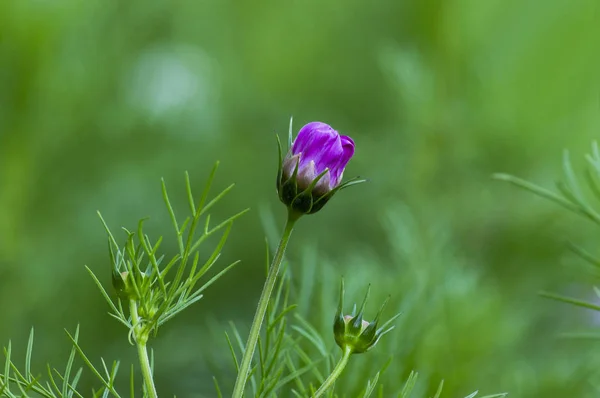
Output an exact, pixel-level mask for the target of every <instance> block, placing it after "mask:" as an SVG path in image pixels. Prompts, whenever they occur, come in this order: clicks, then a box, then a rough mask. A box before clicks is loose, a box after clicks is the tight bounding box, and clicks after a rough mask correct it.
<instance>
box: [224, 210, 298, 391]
mask: <svg viewBox="0 0 600 398" xmlns="http://www.w3.org/2000/svg"><path fill="white" fill-rule="evenodd" d="M298 218H299V215H297V214H295V213H294V212H293V211H289V212H288V218H287V221H286V223H285V228H284V230H283V235H282V236H281V240H280V241H279V246H278V247H277V252H276V253H275V257H273V261H272V262H271V266H270V267H269V273H268V274H267V280H266V281H265V286H264V287H263V290H262V293H261V295H260V299H259V300H258V307H257V308H256V314H255V315H254V320H253V321H252V327H251V328H250V334H249V335H248V342H247V343H246V348H245V349H244V356H243V357H242V362H241V364H240V370H239V371H238V375H237V379H236V380H235V386H234V387H233V398H242V397H243V396H244V388H245V386H246V382H247V381H248V374H249V373H250V367H251V365H252V357H253V356H254V351H255V350H256V343H257V341H258V336H259V335H260V328H261V326H262V323H263V320H264V318H265V313H266V312H267V306H268V305H269V300H270V298H271V293H272V292H273V287H274V286H275V282H276V281H277V274H278V273H279V268H280V267H281V261H282V260H283V254H284V253H285V249H286V247H287V245H288V242H289V240H290V236H291V235H292V230H293V229H294V224H295V223H296V221H297V220H298Z"/></svg>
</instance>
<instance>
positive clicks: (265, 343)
mask: <svg viewBox="0 0 600 398" xmlns="http://www.w3.org/2000/svg"><path fill="white" fill-rule="evenodd" d="M292 131H293V128H292V123H291V121H290V128H289V133H288V140H287V141H288V142H287V144H288V145H287V151H286V152H285V154H284V151H283V150H282V146H281V143H279V164H278V170H277V175H276V188H277V194H278V197H279V199H280V201H281V202H282V203H283V204H284V206H285V209H286V213H287V214H286V221H285V226H284V228H283V232H282V234H281V238H280V241H279V245H278V247H277V250H276V252H275V254H274V256H273V258H272V261H270V264H269V261H268V260H267V263H268V264H269V265H268V267H267V268H268V271H267V276H266V280H265V284H264V287H263V290H262V293H261V295H260V299H259V301H258V303H257V305H256V313H255V316H254V319H253V321H252V324H251V327H250V330H249V333H248V336H247V339H246V343H245V344H244V343H243V339H242V338H241V333H240V331H239V330H238V329H237V328H236V327H235V326H233V328H234V329H233V333H232V334H230V333H227V332H226V333H225V338H226V340H227V343H228V345H229V349H230V352H231V356H232V359H233V363H234V365H235V370H236V373H237V378H236V380H235V384H234V385H233V386H232V388H233V392H232V397H233V398H242V397H244V396H249V394H251V395H252V396H254V397H278V396H295V397H309V396H310V397H315V398H317V397H321V396H329V397H332V396H336V395H335V390H336V388H335V383H336V381H337V380H338V379H339V377H340V376H341V375H342V373H343V371H344V369H345V368H346V366H347V364H348V362H349V361H350V359H351V357H353V356H354V355H358V354H361V355H369V352H370V351H372V350H376V349H377V347H376V346H379V345H381V344H382V343H381V340H382V337H383V336H384V335H386V334H387V333H389V332H391V331H392V329H393V328H394V324H393V322H394V320H395V319H396V318H397V317H398V315H399V314H395V315H393V316H392V317H391V318H389V319H388V320H387V321H381V319H382V317H383V314H384V309H385V306H386V303H387V300H386V301H385V302H384V303H383V304H382V305H381V307H380V309H379V311H378V312H377V313H376V314H375V316H374V317H373V318H372V321H367V320H365V319H364V317H363V315H364V313H365V306H366V304H367V299H368V296H369V292H370V286H369V288H368V291H367V295H366V296H365V298H364V300H363V301H362V304H361V305H360V307H359V308H358V310H357V308H356V305H355V306H354V309H353V310H352V312H351V313H350V314H347V313H346V312H345V310H344V304H343V302H344V292H345V289H344V283H343V281H342V286H341V288H340V293H339V303H338V308H337V311H334V310H335V308H330V309H329V310H330V311H331V314H334V316H333V322H332V325H331V326H332V327H331V329H330V330H329V336H326V337H322V336H321V335H320V333H319V332H318V331H316V329H315V328H314V327H313V326H312V325H310V323H309V322H308V321H307V320H305V319H303V318H302V317H301V316H299V315H295V316H294V319H296V320H297V321H298V324H297V325H294V326H293V327H292V328H291V329H290V328H288V327H287V325H288V322H289V319H291V318H290V316H291V315H292V313H293V312H294V310H295V308H296V307H297V306H298V304H295V303H292V302H291V300H292V299H291V297H292V296H291V293H290V275H291V274H288V273H285V272H283V275H282V272H280V271H281V270H282V268H283V269H284V271H285V267H282V263H283V259H284V253H285V251H286V248H287V246H288V244H289V243H290V238H291V235H292V231H293V229H294V226H295V225H296V223H297V222H298V221H299V220H300V219H302V218H303V217H304V216H306V215H311V214H315V213H317V212H319V211H321V210H322V209H323V208H324V207H325V205H326V204H328V203H329V202H331V200H332V198H333V196H334V195H336V194H337V193H338V192H340V191H342V190H344V189H345V188H348V187H350V186H353V185H356V184H359V183H362V182H364V181H365V180H362V179H359V178H352V179H349V180H347V181H344V180H343V177H344V171H345V169H346V166H347V165H348V163H349V162H350V161H351V159H352V158H353V156H354V155H355V149H356V145H355V142H354V141H353V140H352V138H350V137H349V136H346V135H341V134H339V133H338V131H336V130H335V129H334V128H333V127H331V126H330V125H328V124H326V123H322V122H311V123H308V124H306V125H305V126H303V127H302V128H301V129H300V130H299V132H298V134H297V136H296V137H295V139H294V137H293V134H292ZM217 166H218V163H217V164H216V165H215V167H214V168H213V170H212V172H211V173H210V176H209V178H208V182H207V184H206V187H205V188H204V190H203V191H202V192H201V194H200V195H199V196H198V197H196V195H194V192H193V189H192V187H191V183H190V178H189V176H188V174H187V173H186V174H185V187H186V196H187V201H188V216H187V217H185V218H184V219H181V218H179V217H177V216H176V211H175V209H174V207H173V206H172V205H171V201H170V197H169V194H168V192H167V187H166V183H165V182H164V181H162V197H163V200H164V203H165V206H166V209H167V213H168V215H169V217H170V220H171V224H172V228H173V235H174V236H175V239H176V244H177V245H176V246H177V252H176V253H175V254H174V255H171V256H170V257H167V255H166V254H161V244H162V241H163V239H162V237H159V238H158V239H155V240H153V239H151V238H150V237H149V236H148V235H147V234H146V233H145V230H144V224H145V220H144V219H142V220H140V221H139V223H138V224H137V226H136V227H135V228H133V229H131V230H130V229H126V228H124V229H123V231H124V236H123V235H115V234H113V232H112V231H111V228H109V226H108V225H109V223H108V222H105V220H104V219H103V218H102V216H101V215H100V213H99V216H100V220H101V222H102V225H103V226H104V229H105V230H106V234H107V240H108V253H109V264H110V277H111V280H112V289H108V288H106V287H105V286H104V285H103V283H102V282H101V281H100V280H101V279H102V278H98V277H97V276H96V275H95V274H94V273H93V272H92V270H91V269H90V268H87V267H86V269H87V271H88V273H89V274H90V277H91V279H92V280H93V282H94V283H95V285H96V286H97V288H98V290H99V292H100V293H101V295H102V296H103V297H104V299H105V300H106V303H107V304H108V308H109V309H110V312H109V315H110V316H111V317H112V318H113V319H114V320H116V321H117V322H119V323H121V324H122V325H123V326H124V331H125V332H126V335H127V339H128V341H129V343H130V344H131V345H132V346H135V348H136V350H137V354H138V360H139V368H138V369H139V373H141V376H142V382H141V383H140V382H139V381H136V379H135V374H136V373H138V371H134V368H133V366H132V367H131V372H130V376H129V382H128V388H127V391H128V392H127V393H125V392H123V391H122V390H121V392H120V391H119V390H120V389H121V388H119V387H121V385H122V384H123V381H120V382H119V381H118V377H117V376H118V374H119V369H120V362H119V361H116V360H115V361H113V362H112V364H107V363H106V362H105V361H104V359H102V360H101V363H102V366H101V367H97V366H96V365H94V364H93V362H92V360H91V359H89V358H88V357H87V356H86V354H85V352H84V350H83V348H82V347H81V345H80V343H79V328H77V329H76V330H75V331H74V332H73V333H71V332H67V337H68V339H69V340H70V342H71V344H72V350H71V354H70V356H69V358H68V362H67V365H66V366H65V367H64V368H61V369H64V370H59V369H58V368H54V367H52V366H50V365H48V368H47V374H46V375H45V377H43V376H41V375H40V374H39V373H34V371H33V370H32V362H31V358H32V351H33V336H34V333H33V330H32V331H31V334H30V338H29V342H28V345H27V351H26V358H25V366H24V369H20V368H19V367H18V366H17V365H16V364H15V362H14V361H13V358H12V350H11V344H10V343H9V344H8V346H7V347H6V348H5V350H4V355H5V366H4V369H3V370H2V371H1V373H0V397H11V398H12V397H48V398H50V397H52V398H55V397H84V396H85V397H87V396H90V395H89V393H88V392H82V391H83V388H82V387H80V386H79V382H80V380H81V377H82V373H83V371H84V368H87V369H88V370H89V371H90V372H91V374H92V375H93V376H94V377H95V378H96V380H97V381H98V382H99V385H98V386H97V387H96V388H95V389H93V391H92V395H93V396H94V397H109V396H112V397H117V398H120V397H125V396H130V397H132V398H133V397H140V396H141V397H149V398H156V397H158V395H159V394H158V391H160V386H158V387H159V388H157V386H156V384H155V380H154V374H155V372H156V370H155V369H154V361H153V353H152V350H151V349H150V348H149V344H150V342H151V341H152V339H154V338H155V337H157V335H158V332H159V330H160V329H162V327H163V326H164V325H165V324H166V323H167V322H168V321H169V320H171V319H172V318H173V317H175V316H176V315H178V314H179V313H180V312H181V311H183V310H185V309H187V308H188V307H189V306H191V305H192V304H194V303H196V302H198V301H199V300H201V299H202V297H203V295H204V294H206V292H207V288H208V287H210V286H211V285H212V284H213V283H215V282H216V281H217V280H218V279H219V278H220V277H221V276H223V275H224V274H225V273H227V272H229V271H230V270H231V269H232V268H233V267H235V266H236V264H238V262H234V263H232V264H229V265H226V266H224V267H222V266H221V269H220V270H219V271H218V272H217V273H216V274H215V275H214V276H212V277H211V278H208V277H207V275H208V274H209V271H211V269H212V268H213V267H215V266H216V265H217V264H219V257H220V254H221V251H222V249H223V247H224V245H225V243H226V241H227V238H228V236H229V233H230V231H231V230H232V227H233V225H234V222H235V221H236V220H237V219H238V218H239V217H241V216H242V215H243V214H244V213H246V210H243V211H240V212H238V213H237V214H234V215H232V216H230V217H227V218H225V219H224V220H220V221H217V222H215V221H214V220H213V219H211V217H210V214H209V212H210V211H211V209H212V208H213V207H214V206H215V205H216V204H217V203H218V202H219V200H220V199H222V198H223V197H224V196H225V195H227V194H228V193H229V192H230V191H231V190H232V189H233V185H231V186H229V187H227V188H226V189H224V190H223V191H222V192H220V193H219V194H217V195H216V196H214V197H212V199H210V198H209V197H210V188H211V185H212V182H213V180H214V177H215V173H216V171H217ZM308 222H310V221H309V220H307V223H308ZM211 237H218V240H217V243H216V245H215V246H214V247H213V248H212V250H210V251H209V252H210V254H209V255H208V256H207V257H206V258H204V256H203V253H206V245H207V240H208V239H209V238H211ZM123 238H124V241H125V243H124V244H119V241H121V240H123ZM211 241H212V240H211ZM201 248H202V251H201V250H200V249H201ZM267 258H268V256H267ZM287 266H288V267H290V268H294V267H297V264H294V263H293V262H292V263H291V264H288V265H287ZM107 274H108V272H107ZM233 325H234V324H233ZM294 333H296V334H298V335H300V336H301V337H305V338H307V339H308V340H309V341H310V342H311V343H312V344H313V345H315V346H317V347H320V351H322V352H324V356H323V357H321V358H319V359H316V360H312V359H311V358H310V355H309V352H310V350H305V349H304V348H303V347H302V346H301V345H300V344H299V343H298V336H297V335H294ZM232 336H233V337H232ZM384 341H385V339H384ZM336 344H337V346H338V347H339V348H340V349H341V354H340V355H339V359H338V360H337V361H335V360H334V357H335V355H333V354H331V355H327V349H326V348H324V347H326V346H329V347H332V348H333V347H335V345H336ZM257 348H258V349H257ZM238 353H241V358H240V359H239V360H238ZM76 358H79V360H80V361H81V362H82V364H83V366H81V367H79V368H76V367H75V362H76ZM323 360H324V361H325V362H326V363H327V366H326V369H328V373H327V374H328V375H324V374H322V372H321V371H320V370H319V368H320V361H323ZM334 362H337V364H336V365H335V366H333V363H334ZM380 366H381V367H382V368H383V367H385V366H387V365H386V364H384V363H382V364H380ZM380 374H381V371H380V372H377V373H376V374H375V375H374V377H373V378H371V379H368V380H367V379H365V380H364V382H365V386H364V388H363V389H362V391H361V396H363V397H369V396H370V395H371V394H372V393H373V392H374V391H375V390H376V387H377V382H378V378H379V376H380ZM311 378H312V380H311ZM416 379H417V374H416V373H414V372H413V373H411V374H410V375H409V377H408V380H407V381H406V383H405V384H404V385H403V386H402V388H401V390H399V391H396V392H389V393H386V395H385V396H399V397H402V398H408V397H409V396H410V394H411V392H412V390H413V388H414V386H415V382H416ZM214 382H215V386H214V388H215V395H216V396H218V397H223V396H225V394H224V393H223V391H225V390H229V389H228V388H226V387H225V386H222V385H221V383H219V381H218V379H217V378H215V380H214ZM249 385H250V386H251V388H248V387H249ZM441 386H442V384H440V387H439V388H438V389H437V392H436V394H435V397H436V398H438V397H439V396H440V394H441ZM377 391H378V396H383V395H382V394H383V386H379V387H378V390H377ZM388 394H391V395H388ZM476 394H477V393H476V392H475V393H473V394H471V395H469V398H472V397H474V396H475V395H476ZM166 395H169V394H168V392H164V393H161V396H166ZM501 396H504V394H498V395H494V396H489V397H501Z"/></svg>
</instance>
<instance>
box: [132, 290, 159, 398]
mask: <svg viewBox="0 0 600 398" xmlns="http://www.w3.org/2000/svg"><path fill="white" fill-rule="evenodd" d="M129 312H130V313H131V325H132V326H133V337H134V339H135V345H136V346H137V350H138V357H139V358H140V366H141V368H142V377H143V378H144V384H145V386H146V392H147V393H148V396H149V397H150V398H158V395H157V394H156V387H154V380H153V379H152V369H150V359H149V358H148V350H147V349H146V342H147V341H148V333H147V332H146V331H144V330H143V326H142V324H141V322H140V316H139V315H138V307H137V301H135V300H129Z"/></svg>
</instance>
